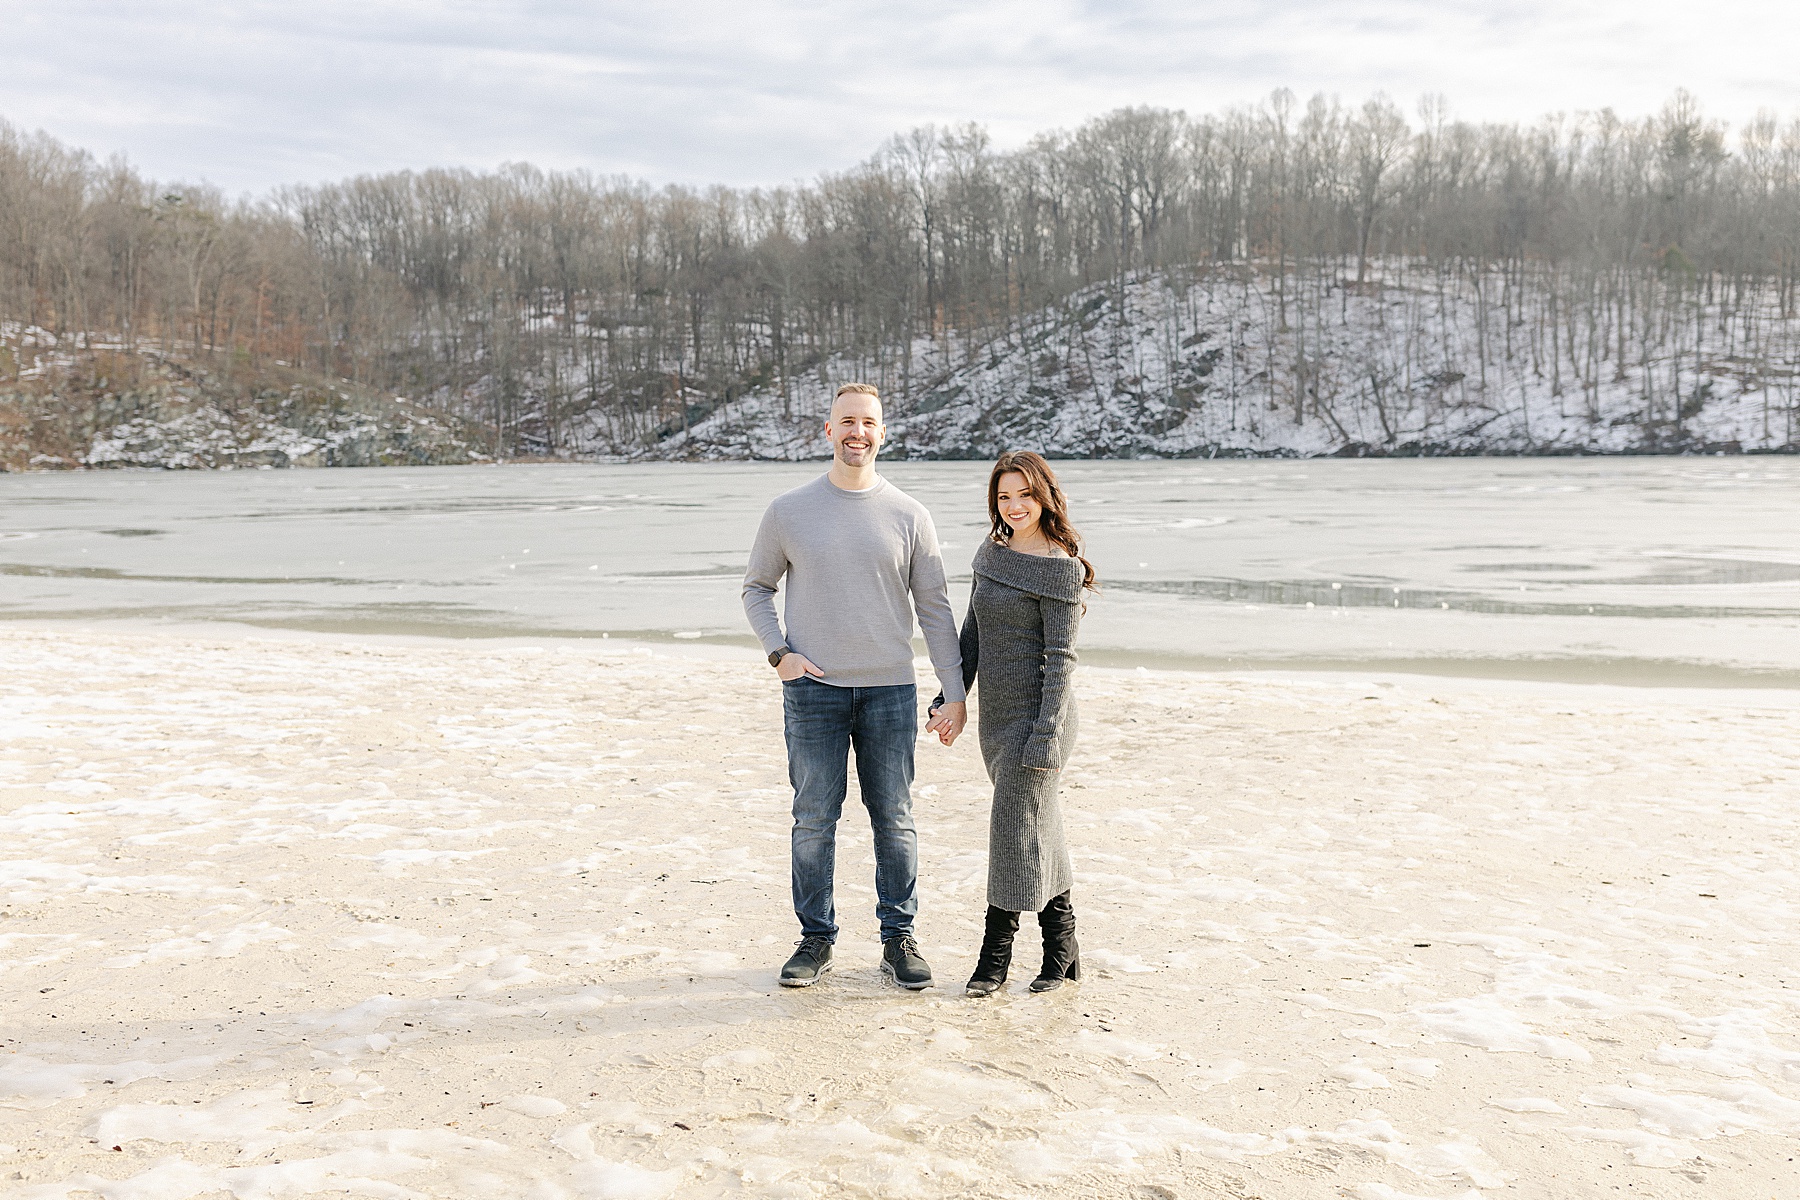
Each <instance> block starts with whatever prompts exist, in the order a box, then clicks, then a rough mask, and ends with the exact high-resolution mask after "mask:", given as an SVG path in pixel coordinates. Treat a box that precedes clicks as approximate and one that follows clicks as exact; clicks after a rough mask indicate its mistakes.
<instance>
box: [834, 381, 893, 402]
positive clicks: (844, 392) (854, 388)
mask: <svg viewBox="0 0 1800 1200" xmlns="http://www.w3.org/2000/svg"><path fill="white" fill-rule="evenodd" d="M852 393H856V394H860V395H864V396H873V397H875V398H876V399H877V400H879V399H881V393H880V392H879V391H877V390H876V389H875V385H874V384H872V383H840V384H838V390H837V394H838V396H848V395H850V394H852ZM832 399H833V400H835V399H837V396H833V397H832Z"/></svg>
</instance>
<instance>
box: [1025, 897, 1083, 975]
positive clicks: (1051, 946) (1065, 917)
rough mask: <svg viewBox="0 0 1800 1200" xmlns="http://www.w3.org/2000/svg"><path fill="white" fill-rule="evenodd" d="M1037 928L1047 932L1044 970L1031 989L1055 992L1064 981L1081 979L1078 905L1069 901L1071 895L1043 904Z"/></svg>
mask: <svg viewBox="0 0 1800 1200" xmlns="http://www.w3.org/2000/svg"><path fill="white" fill-rule="evenodd" d="M1038 926H1039V927H1040V928H1041V929H1042V930H1043V931H1044V968H1043V970H1041V971H1039V972H1038V977H1037V978H1036V979H1034V980H1032V981H1031V990H1032V991H1034V992H1049V991H1054V990H1055V989H1057V988H1059V987H1061V986H1062V982H1063V980H1065V979H1080V978H1081V947H1080V946H1078V945H1076V943H1075V906H1074V905H1073V904H1071V903H1070V902H1069V893H1067V892H1064V893H1063V894H1062V895H1060V896H1058V897H1056V898H1055V899H1053V900H1051V901H1050V903H1048V904H1046V905H1044V911H1043V912H1041V913H1039V914H1038Z"/></svg>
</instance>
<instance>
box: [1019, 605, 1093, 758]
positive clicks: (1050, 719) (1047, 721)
mask: <svg viewBox="0 0 1800 1200" xmlns="http://www.w3.org/2000/svg"><path fill="white" fill-rule="evenodd" d="M1038 612H1039V614H1040V619H1041V620H1042V621H1043V628H1044V694H1043V699H1042V701H1041V702H1040V703H1039V705H1038V715H1037V720H1036V721H1035V722H1034V723H1033V724H1032V726H1031V737H1030V738H1029V739H1027V741H1026V742H1025V755H1024V759H1023V761H1024V764H1025V765H1026V766H1028V767H1033V768H1036V769H1037V770H1040V771H1056V770H1060V769H1061V768H1062V764H1063V754H1062V746H1061V745H1060V744H1059V741H1058V736H1057V735H1058V734H1060V733H1061V732H1062V724H1063V714H1064V713H1065V712H1067V711H1068V707H1069V699H1070V697H1071V695H1072V694H1073V693H1072V691H1071V688H1072V687H1073V684H1074V679H1073V676H1074V674H1075V632H1076V630H1077V629H1078V628H1079V627H1080V625H1081V605H1080V604H1068V603H1065V602H1063V601H1061V600H1049V599H1043V598H1039V600H1038Z"/></svg>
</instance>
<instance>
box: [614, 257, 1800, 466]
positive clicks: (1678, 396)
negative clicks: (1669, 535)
mask: <svg viewBox="0 0 1800 1200" xmlns="http://www.w3.org/2000/svg"><path fill="white" fill-rule="evenodd" d="M1483 299H1484V297H1483V296H1481V295H1480V294H1478V293H1477V292H1476V290H1475V289H1474V287H1473V286H1468V285H1466V284H1465V286H1462V287H1459V288H1458V287H1444V288H1442V289H1438V288H1433V289H1431V290H1429V291H1427V290H1422V289H1420V288H1416V287H1402V286H1380V285H1366V286H1362V287H1358V285H1356V284H1354V283H1341V284H1337V285H1336V286H1334V287H1332V288H1330V289H1329V290H1328V292H1327V293H1326V294H1325V295H1323V296H1313V297H1311V298H1310V300H1311V302H1310V303H1309V304H1306V305H1302V304H1300V303H1298V302H1297V301H1296V300H1295V299H1294V298H1292V297H1289V298H1288V299H1287V306H1288V310H1289V311H1288V318H1289V319H1288V324H1287V326H1286V327H1285V328H1283V327H1282V322H1281V315H1280V314H1281V307H1282V297H1280V296H1278V295H1277V294H1276V293H1275V292H1274V289H1273V285H1272V283H1271V281H1270V279H1269V278H1268V276H1266V275H1259V274H1255V273H1253V272H1250V271H1244V272H1240V273H1235V274H1232V275H1229V276H1226V275H1222V274H1220V273H1218V272H1214V273H1212V274H1210V275H1209V276H1208V277H1207V278H1204V279H1200V280H1182V279H1177V278H1174V277H1170V276H1150V277H1144V278H1139V279H1135V280H1132V281H1130V282H1128V283H1126V284H1124V285H1122V286H1110V285H1109V286H1097V287H1094V288H1090V289H1087V290H1086V291H1083V292H1080V293H1077V294H1076V295H1075V296H1073V297H1071V298H1070V299H1069V301H1068V302H1066V303H1065V304H1062V305H1059V306H1057V307H1056V308H1055V309H1053V310H1050V311H1047V312H1044V313H1042V314H1040V315H1039V317H1038V318H1037V319H1035V320H1033V321H1031V322H1028V323H1025V324H1022V325H1021V326H1020V327H1019V328H1016V329H1015V330H1013V331H1011V332H1010V333H1009V334H1008V335H1007V336H1005V337H1002V338H999V339H996V340H994V341H991V342H987V343H984V344H980V345H977V346H974V347H972V348H965V347H961V346H951V345H946V344H944V343H933V342H930V341H925V340H921V341H920V342H919V343H918V344H917V345H916V346H915V347H914V352H913V358H914V364H915V370H914V378H915V379H916V380H919V381H920V383H919V384H918V385H916V386H914V387H912V388H911V389H908V390H904V391H901V392H900V393H899V394H894V393H892V392H890V394H889V427H890V434H889V454H890V455H897V456H906V457H917V458H965V457H986V456H990V455H993V454H995V453H997V452H998V451H1000V450H1002V449H1005V448H1009V447H1012V448H1032V449H1038V450H1042V451H1044V452H1046V453H1049V454H1054V455H1061V456H1070V457H1113V456H1128V457H1130V456H1201V457H1204V456H1209V455H1245V454H1265V455H1302V456H1305V455H1321V454H1421V453H1423V454H1560V453H1597V454H1606V453H1646V452H1651V453H1654V452H1664V453H1667V452H1717V451H1727V452H1740V451H1771V450H1783V449H1786V450H1790V451H1791V450H1793V449H1795V445H1796V421H1797V420H1800V411H1797V407H1796V400H1797V398H1796V394H1795V385H1796V363H1795V362H1794V360H1793V358H1792V357H1791V356H1788V357H1786V359H1785V361H1767V360H1752V359H1750V358H1749V357H1747V356H1746V355H1744V354H1743V353H1742V352H1741V350H1742V348H1741V347H1740V346H1737V345H1735V344H1734V341H1733V339H1732V330H1731V327H1730V322H1731V320H1732V319H1734V318H1733V317H1730V316H1727V314H1724V313H1722V312H1720V311H1718V310H1717V309H1716V308H1712V309H1708V308H1706V307H1705V306H1697V307H1696V309H1695V311H1694V312H1693V313H1692V314H1691V315H1690V319H1691V320H1694V321H1697V322H1698V323H1699V324H1700V325H1701V326H1702V328H1701V329H1699V330H1698V331H1697V333H1698V334H1699V336H1698V337H1694V338H1690V337H1683V338H1681V340H1680V341H1672V342H1671V347H1672V348H1668V349H1662V350H1660V351H1659V349H1658V348H1657V347H1655V346H1654V345H1653V346H1652V348H1651V350H1650V351H1649V353H1645V350H1644V341H1643V339H1641V338H1636V339H1633V340H1631V341H1628V342H1627V343H1626V345H1625V351H1626V353H1625V356H1624V362H1623V363H1622V364H1621V363H1620V362H1619V361H1618V358H1617V348H1616V346H1615V345H1614V343H1613V342H1612V341H1611V340H1610V339H1607V338H1604V336H1603V335H1599V334H1595V333H1594V332H1593V331H1588V330H1577V331H1575V333H1573V334H1570V335H1569V337H1568V339H1567V341H1566V342H1565V340H1564V339H1563V338H1562V337H1561V336H1560V334H1561V331H1560V330H1559V331H1558V334H1559V336H1558V337H1557V343H1558V344H1557V345H1554V346H1552V345H1549V344H1537V343H1534V342H1533V341H1532V340H1530V339H1528V338H1527V337H1526V336H1525V335H1524V334H1523V333H1519V332H1518V331H1517V329H1516V328H1515V329H1513V330H1510V331H1509V329H1508V324H1509V315H1508V310H1507V309H1506V308H1505V307H1502V306H1498V305H1495V304H1494V303H1493V301H1492V300H1491V299H1489V300H1488V302H1487V303H1486V304H1485V305H1484V303H1483ZM1768 321H1769V318H1768V317H1767V316H1766V315H1765V316H1764V324H1765V326H1766V325H1767V323H1768ZM1789 324H1793V323H1792V322H1790V323H1789ZM1714 326H1718V327H1721V328H1718V329H1714V328H1713V327H1714ZM1509 332H1510V333H1512V334H1513V335H1514V336H1511V337H1509ZM1709 332H1710V333H1712V335H1713V336H1712V338H1711V339H1708V337H1707V336H1706V334H1707V333H1709ZM1709 340H1710V342H1711V344H1709ZM1537 341H1538V342H1545V341H1547V339H1543V338H1541V337H1540V338H1538V339H1537ZM1696 341H1698V343H1699V349H1698V351H1697V352H1696V350H1695V349H1694V348H1693V347H1694V345H1695V342H1696ZM1603 342H1604V344H1602V343H1603ZM1788 344H1789V345H1792V344H1793V342H1792V341H1790V342H1789V343H1788ZM1673 347H1679V348H1673ZM870 374H872V371H871V370H870V369H869V368H867V367H865V366H863V365H862V364H859V363H857V362H855V361H851V360H846V359H838V360H834V361H832V362H830V363H828V364H826V366H825V368H824V369H822V370H821V371H819V372H818V373H816V374H814V375H811V376H809V377H808V378H806V379H805V380H795V381H792V382H791V384H790V395H789V397H788V398H787V400H786V403H785V405H784V401H783V397H782V396H780V395H779V394H777V393H774V392H772V391H769V390H766V389H765V390H761V391H755V392H751V393H750V394H748V395H746V396H744V397H743V398H741V399H739V400H736V401H735V402H733V403H731V404H728V405H725V406H724V407H722V408H720V409H718V410H717V411H715V412H714V413H713V414H712V415H711V416H709V417H707V418H706V419H705V420H703V421H701V422H699V423H698V424H696V425H694V426H693V427H692V428H690V429H689V430H687V431H686V432H682V433H676V434H675V435H673V436H671V437H669V438H668V439H667V440H665V441H663V442H661V443H658V444H656V445H655V446H652V447H645V448H641V449H636V450H633V449H632V448H629V447H603V446H601V445H594V446H593V447H592V449H594V450H596V451H601V452H611V453H627V454H634V455H636V456H643V457H655V458H668V457H677V458H679V457H692V458H708V459H713V458H776V459H793V458H810V457H817V456H821V455H823V454H825V453H826V448H825V444H824V442H823V439H822V438H821V436H820V433H819V424H820V419H821V416H822V414H823V413H824V411H825V409H826V407H827V406H828V404H829V398H830V395H831V390H832V388H833V387H834V385H835V383H836V382H837V381H840V380H844V379H854V378H863V377H867V376H868V375H870ZM784 408H785V411H786V412H787V413H788V414H789V415H786V416H784V415H783V413H784Z"/></svg>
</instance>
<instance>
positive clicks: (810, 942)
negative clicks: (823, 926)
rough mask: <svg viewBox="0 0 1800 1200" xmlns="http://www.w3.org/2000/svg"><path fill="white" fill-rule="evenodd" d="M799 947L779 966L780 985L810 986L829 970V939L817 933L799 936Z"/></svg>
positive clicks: (823, 976) (797, 943)
mask: <svg viewBox="0 0 1800 1200" xmlns="http://www.w3.org/2000/svg"><path fill="white" fill-rule="evenodd" d="M795 945H797V946H799V947H800V948H799V949H798V950H796V951H794V953H793V956H792V957H790V958H789V959H788V960H787V962H785V963H783V964H782V967H781V986H782V987H811V986H812V985H813V984H815V983H817V982H819V980H821V979H823V978H825V972H827V971H829V970H831V939H830V938H828V937H822V936H820V935H819V934H810V935H808V936H806V937H803V938H801V939H800V940H799V941H798V942H796V943H795Z"/></svg>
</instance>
